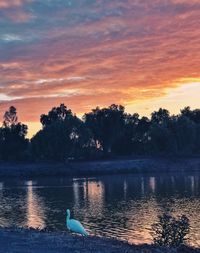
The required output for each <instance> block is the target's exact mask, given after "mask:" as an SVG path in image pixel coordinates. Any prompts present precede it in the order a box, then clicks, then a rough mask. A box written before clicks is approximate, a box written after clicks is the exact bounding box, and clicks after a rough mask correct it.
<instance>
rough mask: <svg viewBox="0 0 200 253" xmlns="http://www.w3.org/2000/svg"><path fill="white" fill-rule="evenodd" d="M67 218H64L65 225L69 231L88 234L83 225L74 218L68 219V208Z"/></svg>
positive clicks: (68, 211)
mask: <svg viewBox="0 0 200 253" xmlns="http://www.w3.org/2000/svg"><path fill="white" fill-rule="evenodd" d="M66 214H67V218H66V225H67V228H68V229H69V230H70V231H71V232H75V233H78V234H81V235H84V236H88V233H87V232H86V231H85V229H84V227H83V225H82V224H81V223H80V222H79V221H77V220H74V219H70V210H69V209H67V212H66Z"/></svg>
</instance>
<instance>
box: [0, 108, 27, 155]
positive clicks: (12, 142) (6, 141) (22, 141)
mask: <svg viewBox="0 0 200 253" xmlns="http://www.w3.org/2000/svg"><path fill="white" fill-rule="evenodd" d="M27 130H28V127H27V126H26V125H24V124H22V123H21V122H18V119H17V110H16V108H15V107H13V106H11V107H10V108H9V110H8V111H6V112H5V114H4V121H3V126H2V127H1V128H0V157H1V159H2V160H21V159H24V156H25V152H26V150H27V147H28V140H27V139H26V134H27Z"/></svg>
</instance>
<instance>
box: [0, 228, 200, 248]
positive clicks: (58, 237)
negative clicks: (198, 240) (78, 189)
mask: <svg viewBox="0 0 200 253" xmlns="http://www.w3.org/2000/svg"><path fill="white" fill-rule="evenodd" d="M0 252H2V253H66V252H67V253H125V252H126V253H199V252H200V250H198V249H192V248H187V247H182V248H180V249H172V248H170V249H169V248H168V249H167V248H160V247H156V246H151V245H140V246H134V245H129V244H127V243H123V242H119V241H115V240H110V239H105V238H98V237H87V238H83V237H81V236H72V235H69V234H67V232H66V233H52V232H51V233H50V232H38V231H35V230H24V229H22V230H19V229H0Z"/></svg>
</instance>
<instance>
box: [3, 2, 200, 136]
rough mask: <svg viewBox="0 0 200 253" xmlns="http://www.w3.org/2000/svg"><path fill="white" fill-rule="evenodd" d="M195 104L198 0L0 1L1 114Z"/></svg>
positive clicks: (33, 124)
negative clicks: (10, 109)
mask: <svg viewBox="0 0 200 253" xmlns="http://www.w3.org/2000/svg"><path fill="white" fill-rule="evenodd" d="M60 103H65V104H66V105H67V106H68V107H69V108H71V109H72V110H73V112H74V113H76V114H77V115H80V116H81V115H82V114H83V113H84V112H87V111H89V110H90V109H91V108H94V107H95V106H97V105H99V106H100V107H102V106H108V105H110V104H112V103H118V104H122V105H124V106H125V107H126V111H128V112H130V113H133V112H139V113H140V114H141V115H149V114H150V112H152V111H153V110H156V109H158V108H159V107H165V108H167V109H169V110H170V111H171V113H178V112H179V111H180V109H181V108H183V107H184V106H186V105H189V106H191V107H192V108H197V107H199V108H200V1H199V0H71V1H68V0H0V118H1V119H2V116H3V113H4V111H5V110H6V109H7V108H8V107H9V106H10V105H14V106H15V107H17V110H18V114H19V119H20V121H22V122H24V123H26V124H28V126H29V128H30V132H29V136H31V135H32V134H33V133H35V131H37V130H38V129H39V127H40V124H39V117H40V115H41V114H42V113H47V112H48V111H49V110H50V109H51V108H52V107H53V106H57V105H59V104H60Z"/></svg>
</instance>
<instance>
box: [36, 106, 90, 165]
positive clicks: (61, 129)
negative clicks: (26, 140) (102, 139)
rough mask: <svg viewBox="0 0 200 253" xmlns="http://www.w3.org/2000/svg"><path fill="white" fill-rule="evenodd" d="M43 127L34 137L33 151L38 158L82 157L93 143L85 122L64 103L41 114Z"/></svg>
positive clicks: (61, 158)
mask: <svg viewBox="0 0 200 253" xmlns="http://www.w3.org/2000/svg"><path fill="white" fill-rule="evenodd" d="M41 123H42V125H43V129H42V130H40V131H39V132H38V133H37V134H36V135H35V136H34V137H33V138H32V139H31V144H32V151H33V153H34V155H35V157H37V158H38V159H46V160H56V161H64V160H66V159H67V158H69V157H74V158H75V157H76V158H78V157H81V155H82V153H84V152H85V150H86V149H87V148H90V146H91V145H92V144H91V142H90V133H89V131H88V129H86V127H85V125H84V123H83V122H82V121H81V120H80V119H79V118H77V117H76V116H75V115H73V114H72V112H71V110H68V109H67V107H66V106H65V105H64V104H61V105H60V107H54V108H52V109H51V110H50V111H49V113H48V114H47V115H45V114H43V115H41Z"/></svg>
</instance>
